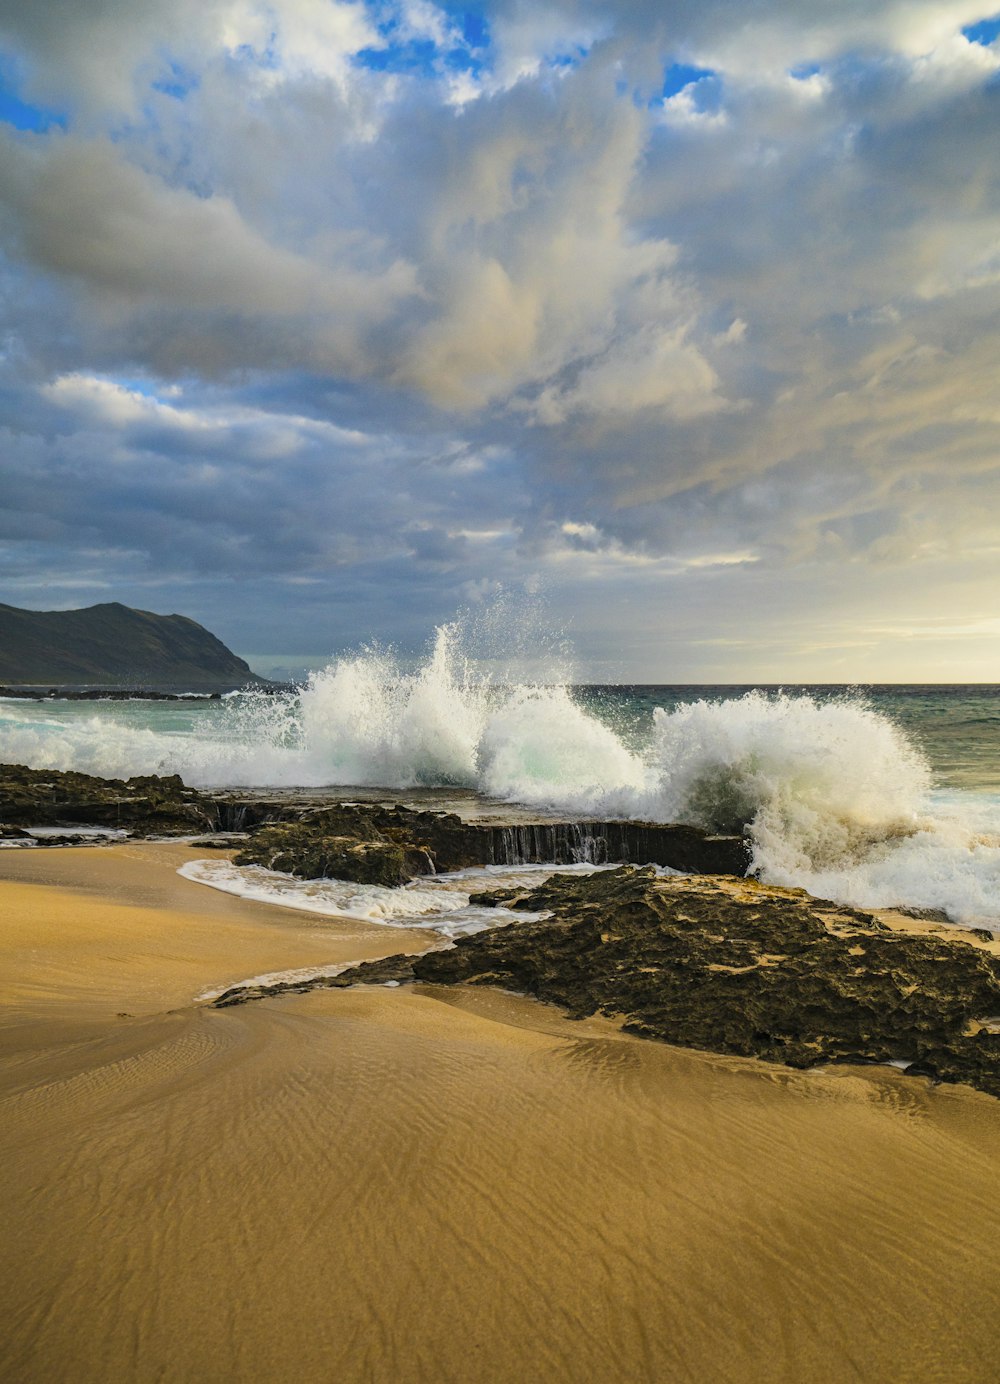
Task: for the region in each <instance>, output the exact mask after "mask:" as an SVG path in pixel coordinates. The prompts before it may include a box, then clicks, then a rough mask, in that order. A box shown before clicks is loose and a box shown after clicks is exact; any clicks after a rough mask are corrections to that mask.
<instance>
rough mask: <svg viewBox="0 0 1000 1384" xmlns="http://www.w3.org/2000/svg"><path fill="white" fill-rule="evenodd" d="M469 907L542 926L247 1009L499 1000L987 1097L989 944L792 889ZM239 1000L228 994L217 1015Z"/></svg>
mask: <svg viewBox="0 0 1000 1384" xmlns="http://www.w3.org/2000/svg"><path fill="white" fill-rule="evenodd" d="M476 901H477V902H479V903H481V904H484V903H493V904H501V903H502V904H503V905H504V906H505V907H507V908H515V909H517V908H523V909H526V910H530V911H531V912H533V913H538V912H543V913H546V914H547V916H545V917H543V918H542V919H540V920H535V919H532V920H527V919H526V920H525V921H523V922H518V923H511V924H507V925H506V926H502V927H498V928H495V929H492V930H490V931H487V932H480V933H476V934H474V935H472V936H467V937H460V938H458V939H457V941H456V943H455V945H454V946H452V947H449V948H447V949H442V950H436V951H431V952H427V953H425V954H423V955H421V956H395V957H390V958H388V959H386V960H384V961H380V962H378V963H375V964H369V965H366V966H358V967H355V968H354V969H353V970H351V971H347V972H344V973H342V974H340V975H338V976H336V977H324V978H321V979H319V980H317V981H316V982H308V981H306V982H297V983H295V984H293V985H289V986H287V987H284V986H280V985H279V986H273V987H268V988H267V989H266V990H265V991H260V992H259V994H264V993H267V994H272V995H273V994H280V993H282V992H283V990H284V989H294V990H304V989H310V988H314V986H315V985H336V986H345V985H349V984H355V983H365V982H368V983H381V984H384V983H385V982H386V981H387V980H392V981H397V982H402V981H406V980H419V981H425V982H429V983H433V984H438V985H454V984H467V985H491V986H499V987H501V988H503V989H508V990H516V991H520V992H522V993H525V994H528V995H533V996H536V997H537V998H538V999H542V1000H547V1001H550V1002H552V1003H555V1004H559V1005H561V1006H562V1007H563V1008H564V1009H566V1010H567V1011H568V1013H569V1014H570V1015H571V1016H572V1017H574V1018H582V1017H584V1016H586V1015H590V1014H595V1013H600V1014H605V1015H607V1016H609V1017H612V1018H615V1019H617V1020H618V1021H619V1022H620V1023H621V1024H622V1027H623V1028H625V1029H626V1030H627V1031H628V1032H630V1033H636V1034H640V1035H642V1036H644V1037H647V1038H658V1039H662V1040H664V1041H666V1042H670V1043H677V1044H680V1045H682V1046H685V1047H693V1048H703V1049H706V1050H708V1051H712V1052H721V1053H733V1054H738V1055H740V1056H745V1057H760V1058H765V1059H766V1060H768V1061H772V1062H783V1063H786V1064H787V1065H788V1066H791V1067H810V1066H814V1065H816V1064H818V1063H826V1062H898V1063H901V1064H909V1071H911V1072H913V1073H917V1074H923V1075H927V1076H931V1077H933V1078H935V1079H937V1080H940V1081H957V1082H967V1083H969V1084H970V1085H972V1086H977V1087H979V1088H980V1089H981V1090H983V1091H987V1092H990V1093H991V1094H992V1095H995V1096H1000V1031H998V1029H1000V1020H998V1019H997V1017H996V1016H1000V958H998V957H997V956H996V955H995V954H994V951H993V950H991V949H994V948H995V947H996V938H995V937H994V936H993V934H991V933H986V932H983V931H976V930H973V931H964V930H961V929H958V928H952V927H949V926H947V925H946V924H940V923H934V922H924V923H922V924H918V923H912V924H907V925H906V927H905V930H901V928H900V926H893V925H890V922H889V921H887V919H886V918H880V917H878V916H877V915H875V914H872V913H867V912H863V911H861V910H858V909H853V908H846V907H842V906H840V905H838V904H834V903H830V902H828V901H825V900H822V899H815V898H812V897H810V895H808V894H806V893H805V892H804V891H803V890H801V889H781V888H776V887H772V886H769V885H764V884H760V883H758V882H757V881H755V880H749V879H735V878H731V877H701V878H695V877H689V878H682V877H677V876H663V875H659V874H657V872H656V871H655V870H652V869H649V868H646V869H637V868H635V867H631V866H625V867H623V868H622V869H619V870H610V871H606V872H601V873H598V874H594V875H591V876H589V877H585V878H581V877H580V876H576V875H572V876H570V875H554V876H553V877H552V878H550V879H549V880H548V881H546V883H544V884H543V885H541V886H540V887H539V888H536V889H533V890H530V891H525V890H512V889H508V890H496V891H492V892H491V893H489V894H483V895H478V896H476ZM900 921H901V920H900ZM256 997H259V995H258V993H255V992H253V991H242V992H241V991H240V990H239V989H237V990H234V991H232V992H230V993H229V995H227V996H224V997H222V999H221V1000H220V1001H219V1002H220V1003H224V1004H235V1003H240V1002H241V999H249V998H256Z"/></svg>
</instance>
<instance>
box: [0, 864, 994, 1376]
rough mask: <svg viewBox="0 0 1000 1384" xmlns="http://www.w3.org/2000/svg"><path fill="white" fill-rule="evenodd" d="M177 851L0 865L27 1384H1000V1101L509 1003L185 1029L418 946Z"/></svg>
mask: <svg viewBox="0 0 1000 1384" xmlns="http://www.w3.org/2000/svg"><path fill="white" fill-rule="evenodd" d="M196 853H197V849H196V848H195V849H194V850H188V851H187V854H188V855H194V854H196ZM184 854H185V848H183V847H178V846H164V847H157V846H151V845H146V846H141V847H138V846H137V847H114V848H109V849H101V850H92V851H47V852H42V851H35V852H8V853H5V855H4V858H3V859H2V861H0V876H5V877H6V882H0V907H2V909H3V912H2V918H3V933H4V939H5V940H4V942H3V947H2V951H3V955H2V957H0V959H2V961H3V986H4V991H5V995H6V999H7V1022H6V1025H5V1027H4V1029H3V1031H2V1034H0V1037H2V1039H3V1054H2V1057H0V1154H2V1159H3V1168H4V1177H3V1184H2V1187H3V1189H2V1193H0V1200H2V1207H0V1209H2V1219H3V1224H4V1226H5V1231H6V1234H5V1240H6V1246H5V1253H4V1256H3V1259H2V1262H0V1323H2V1327H0V1337H2V1340H0V1360H2V1362H3V1363H2V1367H0V1374H2V1377H3V1379H4V1380H11V1381H13V1380H18V1381H51V1380H60V1381H81V1382H82V1381H88V1382H89V1381H95V1382H96V1381H98V1380H100V1381H107V1380H115V1381H122V1380H136V1381H139V1380H142V1381H145V1380H158V1381H191V1380H213V1381H214V1380H218V1381H231V1380H232V1381H243V1380H246V1381H250V1380H255V1381H257V1380H263V1381H272V1380H274V1381H279V1380H280V1381H284V1380H288V1381H292V1380H295V1381H369V1380H370V1381H383V1380H384V1381H428V1384H430V1382H431V1381H433V1382H434V1384H439V1382H440V1381H456V1382H461V1384H466V1382H468V1384H472V1382H473V1381H476V1382H477V1384H478V1382H479V1381H483V1382H484V1384H493V1382H494V1381H496V1384H499V1382H500V1381H503V1382H504V1384H506V1382H507V1381H510V1384H514V1381H519V1382H520V1381H536V1380H537V1381H543V1380H544V1381H551V1380H560V1381H563V1380H565V1381H573V1382H574V1384H576V1381H609V1380H610V1381H623V1384H624V1381H657V1384H659V1382H660V1381H669V1382H670V1384H673V1381H692V1384H695V1382H697V1384H714V1381H719V1382H720V1384H722V1382H723V1381H725V1382H726V1384H729V1381H732V1382H733V1384H744V1381H754V1382H756V1381H760V1384H764V1382H765V1381H767V1382H768V1384H770V1382H771V1381H789V1384H792V1382H793V1381H794V1384H801V1382H802V1381H810V1384H814V1382H816V1381H829V1382H830V1384H840V1382H841V1381H848V1380H863V1381H869V1380H870V1381H873V1382H874V1381H879V1382H880V1384H882V1382H883V1381H900V1384H902V1381H907V1384H919V1382H920V1381H928V1382H929V1381H940V1382H941V1384H962V1381H970V1384H971V1382H972V1381H975V1382H976V1384H981V1381H984V1380H987V1379H991V1378H996V1374H997V1372H996V1360H997V1358H998V1356H1000V1351H998V1346H1000V1326H998V1322H997V1316H996V1312H995V1298H996V1290H995V1285H996V1281H997V1273H998V1269H1000V1208H998V1199H997V1196H996V1188H997V1186H998V1178H1000V1138H998V1135H1000V1103H998V1102H996V1101H994V1100H992V1099H990V1098H989V1097H987V1096H984V1095H981V1094H978V1093H975V1092H972V1091H969V1090H967V1089H965V1088H959V1087H953V1088H936V1089H935V1088H931V1087H930V1086H929V1085H928V1084H927V1083H926V1082H924V1081H923V1080H919V1079H915V1078H907V1077H905V1076H904V1075H902V1074H901V1073H898V1072H895V1071H892V1070H890V1069H874V1068H872V1069H864V1070H860V1069H856V1068H855V1069H848V1068H842V1069H839V1070H835V1071H826V1072H820V1071H814V1072H809V1073H797V1072H792V1071H789V1070H786V1069H784V1068H780V1067H773V1066H767V1065H765V1064H763V1063H759V1062H755V1061H749V1060H739V1059H727V1058H721V1057H718V1056H713V1055H710V1054H702V1053H693V1052H686V1051H680V1050H677V1049H674V1048H671V1047H668V1046H666V1045H660V1044H655V1043H649V1042H642V1041H641V1040H638V1039H633V1038H629V1037H628V1036H626V1035H623V1034H621V1033H620V1032H618V1031H617V1030H616V1029H615V1028H614V1026H613V1025H612V1024H611V1023H609V1022H607V1021H603V1020H589V1021H586V1022H584V1023H573V1022H570V1021H568V1020H567V1019H565V1018H564V1017H563V1016H562V1015H561V1014H560V1013H559V1012H557V1011H555V1010H553V1009H550V1008H547V1007H545V1006H542V1005H539V1004H536V1003H534V1002H532V1001H529V1000H526V999H520V998H518V997H515V996H509V995H505V994H501V993H498V992H486V991H483V992H468V991H461V990H443V989H440V990H439V989H435V988H431V987H413V988H407V989H398V990H391V989H384V988H379V989H354V990H346V991H318V992H314V993H311V994H308V995H302V996H288V997H285V998H282V999H280V1000H277V999H276V1000H268V1001H264V1002H260V1003H256V1004H251V1005H247V1006H244V1007H242V1008H237V1009H230V1010H223V1011H214V1010H211V1009H207V1008H205V1007H203V1006H201V1007H199V1006H197V1005H194V1004H192V1003H191V1001H192V999H193V997H194V995H196V994H198V993H199V992H200V991H201V990H203V989H205V988H207V987H209V986H211V985H213V984H215V985H217V986H221V985H223V984H225V983H226V982H227V981H229V980H232V979H238V978H239V976H240V969H239V966H240V965H241V964H242V965H244V966H245V969H244V970H243V972H242V973H243V974H246V975H249V974H253V973H256V972H258V971H262V970H267V969H274V968H275V967H276V966H297V965H307V964H313V963H314V959H315V964H320V961H321V960H341V959H350V956H351V955H353V956H362V955H365V954H368V955H374V954H377V951H378V948H379V946H381V949H382V951H384V952H390V951H395V950H399V949H400V948H401V947H407V948H410V949H412V948H413V947H414V946H416V945H419V944H420V941H421V939H422V940H423V943H424V944H426V943H427V941H428V939H427V937H426V935H425V934H420V933H413V934H409V935H408V934H405V933H402V932H400V931H399V930H381V929H378V928H377V927H374V926H365V925H362V924H356V923H354V922H350V921H345V922H344V923H343V925H340V924H337V923H327V922H325V921H324V920H322V919H315V920H309V919H306V921H305V922H303V919H302V916H301V915H298V916H294V915H290V914H289V913H288V912H286V911H285V910H281V909H272V908H268V907H266V906H264V905H252V904H247V903H244V902H242V901H240V900H237V899H233V898H230V897H227V896H225V895H217V894H214V893H213V892H212V891H209V890H199V889H198V886H196V885H193V884H189V883H188V882H187V881H184V880H179V879H177V878H176V876H175V875H174V873H173V872H174V870H175V868H176V865H177V864H178V863H179V862H180V860H181V859H183V858H184ZM130 862H131V863H130ZM133 876H134V878H133ZM130 880H131V883H130ZM175 881H176V882H175ZM28 902H30V904H31V910H30V913H26V912H25V908H26V905H27V903H28ZM81 908H83V909H84V911H85V912H86V910H87V909H89V908H92V909H94V910H96V912H95V914H94V915H93V916H91V915H90V914H89V913H87V916H86V918H84V917H82V916H81V914H80V913H79V909H81ZM74 910H76V911H75V912H74ZM138 915H141V916H138ZM100 918H103V920H104V922H103V924H102V926H103V928H104V931H103V932H102V933H101V940H100V942H99V943H96V942H95V941H94V936H93V933H92V931H91V926H90V924H91V923H92V924H93V925H94V926H97V923H98V921H99V919H100ZM74 919H75V920H76V921H74ZM84 923H86V924H87V926H86V927H85V928H84V927H83V924H84ZM317 925H319V926H317ZM371 934H374V935H375V936H374V940H373V939H372V936H371ZM199 936H200V937H201V946H202V949H201V950H200V951H199V950H198V949H197V948H196V947H195V948H194V950H192V947H193V946H194V942H195V941H196V940H197V938H198V937H199ZM33 937H34V941H35V945H32V939H33ZM12 938H13V940H11V939H12ZM352 947H353V948H354V949H355V950H354V951H353V952H351V950H350V949H351V948H352ZM359 947H360V948H361V949H360V950H359V949H358V948H359ZM366 948H367V952H366V951H365V949H366ZM234 951H235V956H234ZM321 952H322V953H323V955H322V956H320V955H319V953H321ZM344 952H346V953H348V955H344ZM303 958H305V959H303ZM223 961H224V962H225V964H224V965H223V964H222V963H223ZM237 963H238V964H237ZM130 977H131V982H132V986H131V988H132V994H131V1002H126V996H127V995H128V994H129V989H130ZM88 978H89V982H88ZM121 1011H128V1012H129V1014H130V1015H131V1017H127V1018H120V1017H117V1014H118V1013H119V1012H121Z"/></svg>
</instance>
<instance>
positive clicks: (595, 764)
mask: <svg viewBox="0 0 1000 1384" xmlns="http://www.w3.org/2000/svg"><path fill="white" fill-rule="evenodd" d="M0 761H2V762H5V763H22V764H28V765H31V766H32V767H36V768H54V769H77V770H82V771H84V772H86V773H92V774H100V775H103V776H107V777H128V776H130V775H132V774H148V773H179V774H180V775H181V776H182V777H183V778H184V779H185V781H186V782H187V783H189V784H191V785H193V786H197V787H210V786H211V787H216V786H232V787H236V786H242V787H249V786H252V787H260V788H267V787H279V786H280V787H284V788H292V787H302V788H307V787H308V788H321V787H336V788H337V789H339V790H341V791H342V792H343V793H344V795H345V796H350V790H351V789H357V790H359V792H360V791H361V790H362V789H367V790H369V792H370V791H371V790H374V789H382V790H385V794H386V796H391V795H392V793H393V792H394V791H396V792H399V793H400V795H405V796H406V797H407V798H408V800H410V801H416V802H420V801H422V800H425V801H428V802H431V803H433V805H435V806H454V807H456V808H458V809H459V810H463V809H468V808H469V807H470V805H471V806H472V807H474V808H476V807H478V808H479V809H480V810H482V808H483V807H484V805H485V806H489V805H496V806H497V807H499V805H500V804H506V805H511V806H512V805H515V804H516V805H519V807H520V808H521V809H523V810H527V811H532V812H537V813H540V814H541V813H544V814H546V815H549V816H551V815H553V814H555V815H558V816H561V817H564V818H568V819H584V818H586V817H588V816H589V817H595V816H600V817H627V818H628V817H631V818H641V819H644V820H654V821H684V822H691V823H693V824H695V825H699V826H703V827H707V828H709V829H713V830H718V831H728V830H734V829H738V828H739V827H741V826H742V825H743V824H744V823H748V824H749V826H750V834H751V841H752V848H753V856H752V868H753V870H754V872H755V873H756V874H758V875H759V877H760V878H762V879H763V880H765V881H767V882H769V883H772V884H780V885H791V886H800V887H802V888H805V889H808V890H809V891H810V892H811V893H813V894H816V895H818V896H819V897H823V898H830V899H835V900H837V901H838V902H841V903H846V904H852V905H855V906H858V907H867V908H875V907H907V908H911V909H927V910H935V911H938V912H940V913H942V914H944V915H946V916H947V917H948V918H949V919H950V920H952V921H954V922H962V923H975V924H977V925H984V926H989V927H994V928H997V929H1000V686H984V685H975V686H944V685H929V686H897V685H892V686H879V687H845V686H823V687H787V686H786V687H783V688H777V687H759V686H758V687H732V686H698V687H693V686H672V685H661V686H628V687H626V686H589V685H588V686H585V685H574V684H572V683H569V682H563V683H552V682H526V681H517V680H516V679H512V678H511V677H510V676H509V674H508V675H505V676H498V675H497V674H496V672H495V671H494V672H492V673H490V674H487V673H484V672H482V671H480V670H479V668H478V665H477V664H476V663H475V662H473V661H470V660H468V659H467V658H466V657H465V655H464V653H463V649H462V647H461V639H460V636H459V634H458V632H457V630H456V628H455V627H452V626H449V627H445V628H443V629H441V630H440V631H439V632H438V636H437V639H436V642H435V644H434V646H433V649H432V651H431V652H430V653H429V655H428V657H427V658H426V660H425V661H424V662H423V663H422V664H421V665H419V666H418V667H416V668H412V667H404V666H402V665H401V664H400V663H399V662H398V661H397V660H396V659H395V658H394V657H393V656H392V655H391V654H389V653H385V652H379V651H372V650H366V651H363V652H361V653H358V654H354V655H351V656H348V657H344V658H340V659H338V660H335V661H334V662H332V663H331V664H330V665H329V666H328V667H327V668H325V669H323V670H320V671H318V672H316V673H314V674H313V675H312V676H311V678H310V679H309V681H308V682H307V683H306V684H305V685H303V686H302V687H300V688H295V689H290V690H288V691H287V692H283V693H278V694H276V695H266V694H261V693H236V694H232V695H230V696H227V697H225V698H223V700H222V701H214V702H213V701H206V700H202V699H195V698H191V699H189V700H184V701H179V702H152V701H132V702H112V701H107V702H78V701H59V700H56V699H52V700H46V701H44V702H33V701H23V700H18V699H0ZM203 882H205V883H209V882H211V881H209V880H208V879H205V880H203ZM215 882H216V883H217V885H218V887H237V886H236V885H234V884H233V883H232V881H230V884H229V886H225V885H224V884H223V882H222V881H221V879H219V880H216V881H215ZM256 887H258V889H259V888H260V887H261V886H260V881H259V880H258V884H257V886H256ZM286 901H290V900H286ZM313 906H317V905H316V904H315V900H314V904H313ZM331 907H332V904H331Z"/></svg>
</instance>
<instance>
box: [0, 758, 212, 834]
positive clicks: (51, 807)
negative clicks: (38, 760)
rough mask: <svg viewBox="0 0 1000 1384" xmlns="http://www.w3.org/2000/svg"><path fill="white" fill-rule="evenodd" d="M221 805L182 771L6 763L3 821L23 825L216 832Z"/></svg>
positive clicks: (0, 790) (0, 779)
mask: <svg viewBox="0 0 1000 1384" xmlns="http://www.w3.org/2000/svg"><path fill="white" fill-rule="evenodd" d="M217 816H218V814H217V812H216V808H215V804H214V803H213V802H211V801H210V800H209V799H206V798H203V797H202V795H201V794H200V793H197V792H196V791H195V790H194V789H193V788H185V786H184V784H183V782H182V780H181V779H180V778H179V777H178V775H177V774H169V775H166V776H164V777H158V776H157V775H155V774H150V775H145V776H140V777H135V778H130V779H124V780H123V779H103V778H94V777H93V776H92V775H90V774H77V773H62V772H60V771H59V770H57V769H28V768H25V766H24V765H23V764H4V765H0V822H2V823H5V824H8V825H14V824H17V825H21V826H68V825H70V824H72V823H76V824H78V825H83V824H87V825H89V826H106V827H120V828H124V829H126V830H129V831H135V832H138V833H140V834H141V833H156V834H160V833H164V834H181V833H188V832H202V831H211V830H213V829H214V828H215V826H216V825H217Z"/></svg>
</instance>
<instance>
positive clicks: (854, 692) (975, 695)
mask: <svg viewBox="0 0 1000 1384" xmlns="http://www.w3.org/2000/svg"><path fill="white" fill-rule="evenodd" d="M755 689H757V690H761V691H764V692H765V693H767V694H769V695H773V694H776V693H778V692H782V691H783V692H785V693H787V694H789V695H791V696H808V697H812V698H813V699H815V700H816V701H818V702H830V703H836V702H851V703H859V704H862V705H866V706H870V707H872V708H873V709H874V710H875V711H877V712H878V713H879V714H881V715H883V716H886V717H888V718H889V719H891V720H892V721H894V722H895V723H896V724H897V725H899V726H900V727H901V728H902V730H903V731H904V732H905V733H906V734H907V735H908V736H909V737H910V738H911V739H912V740H913V741H914V743H915V744H917V745H918V746H919V747H920V748H921V750H922V751H923V752H924V754H925V755H926V756H927V759H928V760H929V762H930V765H931V770H932V773H933V776H934V783H935V785H936V786H938V787H941V788H950V789H963V788H964V789H969V790H972V791H976V792H984V793H990V794H998V795H1000V685H998V684H980V683H976V684H971V685H969V684H955V685H954V686H949V685H941V684H926V685H913V686H908V685H900V684H891V685H882V686H871V687H863V686H846V685H833V684H827V685H823V686H787V687H783V688H777V687H761V686H760V684H753V685H751V684H746V685H742V686H718V685H699V686H688V685H678V684H662V685H660V684H657V685H643V686H621V687H608V686H584V687H579V688H577V690H576V695H577V697H578V698H579V700H580V701H581V703H582V704H583V705H585V706H588V707H591V708H593V710H594V712H595V714H596V715H599V716H601V718H602V719H606V720H608V721H609V722H610V723H611V724H617V725H619V726H620V727H621V729H622V732H623V733H624V734H625V735H628V736H630V737H631V738H632V739H634V740H635V741H636V742H640V741H641V740H642V739H643V738H644V737H645V736H646V735H648V733H649V731H650V729H651V726H652V718H653V711H654V708H656V707H663V708H664V709H665V710H666V711H674V710H675V709H676V708H677V707H678V706H681V705H683V704H685V703H691V702H695V701H700V700H705V701H709V702H714V701H732V700H736V699H738V698H740V697H743V696H745V695H746V693H747V692H750V691H752V690H755Z"/></svg>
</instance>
